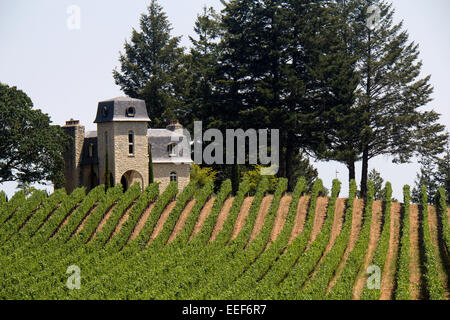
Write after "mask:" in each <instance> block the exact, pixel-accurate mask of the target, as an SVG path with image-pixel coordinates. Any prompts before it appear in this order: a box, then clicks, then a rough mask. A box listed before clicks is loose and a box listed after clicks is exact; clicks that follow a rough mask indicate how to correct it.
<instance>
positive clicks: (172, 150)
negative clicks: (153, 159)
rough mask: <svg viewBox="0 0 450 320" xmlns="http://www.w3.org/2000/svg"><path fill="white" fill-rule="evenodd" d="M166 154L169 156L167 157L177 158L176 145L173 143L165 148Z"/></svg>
mask: <svg viewBox="0 0 450 320" xmlns="http://www.w3.org/2000/svg"><path fill="white" fill-rule="evenodd" d="M167 153H168V154H169V157H176V156H177V145H176V144H175V143H171V144H169V145H168V146H167Z"/></svg>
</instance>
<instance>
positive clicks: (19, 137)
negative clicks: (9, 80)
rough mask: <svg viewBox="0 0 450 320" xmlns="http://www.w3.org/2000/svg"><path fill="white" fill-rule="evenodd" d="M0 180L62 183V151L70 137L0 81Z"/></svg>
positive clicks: (23, 95) (13, 89)
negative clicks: (0, 152) (0, 151)
mask: <svg viewBox="0 0 450 320" xmlns="http://www.w3.org/2000/svg"><path fill="white" fill-rule="evenodd" d="M0 119H2V120H1V125H0V137H1V139H0V150H2V154H1V156H0V161H1V162H2V165H1V166H0V183H4V182H7V181H17V182H19V183H34V182H42V181H49V182H53V183H55V184H57V185H58V186H60V185H62V184H63V183H64V176H63V174H62V170H63V168H64V158H63V153H64V152H65V150H66V148H67V147H68V142H69V139H70V137H68V136H67V135H66V134H65V133H64V131H63V130H62V129H61V128H60V127H58V126H54V125H51V120H50V118H49V116H48V115H47V114H44V113H42V112H41V111H40V110H37V109H33V102H32V101H31V99H30V98H29V97H28V96H27V95H26V94H25V93H24V92H23V91H21V90H18V89H17V88H16V87H9V86H8V85H5V84H2V83H0Z"/></svg>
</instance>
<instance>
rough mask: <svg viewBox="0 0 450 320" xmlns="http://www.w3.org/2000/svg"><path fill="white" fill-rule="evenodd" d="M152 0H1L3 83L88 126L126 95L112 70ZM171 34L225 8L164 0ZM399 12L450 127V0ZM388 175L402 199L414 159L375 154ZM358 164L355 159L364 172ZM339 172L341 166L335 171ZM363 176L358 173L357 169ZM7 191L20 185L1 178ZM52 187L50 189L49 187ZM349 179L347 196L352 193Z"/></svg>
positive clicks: (324, 174)
mask: <svg viewBox="0 0 450 320" xmlns="http://www.w3.org/2000/svg"><path fill="white" fill-rule="evenodd" d="M149 2H150V1H149V0H127V1H125V0H123V1H111V0H110V1H106V0H94V1H92V0H91V1H76V0H72V1H65V0H63V1H55V0H53V1H50V0H34V1H29V0H1V2H0V39H1V49H0V82H2V83H6V84H8V85H10V86H17V87H18V88H19V89H21V90H23V91H24V92H25V93H27V94H28V96H30V98H31V99H32V100H33V102H34V105H35V106H36V107H37V108H39V109H41V110H42V111H43V112H45V113H48V114H49V115H50V117H51V118H52V120H53V122H54V123H55V124H58V125H63V124H64V123H65V121H66V120H68V119H70V118H74V119H78V120H80V121H81V123H82V124H83V125H85V126H86V130H96V127H95V125H94V124H93V121H94V117H95V113H96V107H97V103H98V101H101V100H104V99H109V98H113V97H116V96H121V95H123V93H122V92H121V91H120V89H119V88H118V87H117V86H116V85H115V84H114V80H113V77H112V70H113V69H114V68H115V67H117V66H118V58H119V51H121V50H122V48H123V44H124V41H125V39H128V38H129V36H130V34H131V31H132V28H136V29H138V28H139V17H140V14H141V13H143V12H145V11H146V7H147V5H148V4H149ZM160 4H161V5H162V6H163V7H164V10H165V11H166V13H167V15H168V17H169V20H170V22H171V23H172V25H173V35H176V36H183V40H182V45H183V46H185V47H188V46H189V45H190V43H189V39H188V36H189V35H193V25H194V22H195V19H196V16H197V14H198V13H200V12H201V10H202V7H203V6H204V5H207V6H214V7H215V8H217V9H220V8H222V5H221V3H220V0H189V1H180V0H160ZM393 4H394V7H395V9H396V15H395V18H396V20H397V21H400V20H403V21H404V26H405V28H406V29H407V30H408V31H409V33H410V39H411V40H413V41H415V42H416V43H418V44H419V45H420V51H421V56H420V57H421V59H422V60H423V64H424V66H423V74H424V75H428V74H431V75H432V78H431V82H432V84H433V86H434V88H435V92H434V95H433V98H434V101H433V102H432V103H430V104H429V106H427V108H428V109H434V110H435V111H437V112H439V113H440V114H442V119H441V122H442V123H443V124H445V125H446V126H447V128H450V110H449V101H450V90H449V89H450V88H449V83H450V81H449V80H450V79H449V77H450V75H449V71H450V41H449V40H450V39H449V33H448V32H449V30H450V19H448V13H449V12H450V1H448V0H394V1H393ZM72 5H76V6H78V7H79V8H80V10H81V15H80V17H81V24H80V29H74V30H70V29H69V28H68V26H67V20H68V18H69V14H68V13H67V10H68V8H69V7H70V6H72ZM315 166H316V167H317V168H318V169H319V174H320V177H321V178H322V179H323V180H324V183H325V185H326V186H328V187H329V186H331V180H332V179H333V178H335V177H336V174H337V176H338V178H339V179H340V180H341V181H343V182H345V181H346V180H347V174H348V172H347V169H346V168H345V166H342V165H340V164H338V163H334V162H330V163H315ZM369 167H370V168H371V169H372V168H376V169H377V170H378V171H380V172H381V173H382V176H383V178H385V180H389V181H391V182H392V184H393V187H394V196H395V197H397V198H398V199H401V198H402V187H403V185H404V184H411V185H413V183H414V179H415V176H416V173H417V172H418V170H419V166H418V165H417V164H409V165H394V164H392V163H391V161H390V159H389V158H386V157H379V158H377V159H375V160H372V161H371V162H370V164H369ZM360 169H361V166H360V165H358V166H357V171H358V173H359V171H360ZM336 172H338V173H336ZM357 178H358V182H359V179H360V174H357ZM0 189H2V190H4V191H6V192H7V194H8V195H9V196H10V195H11V194H12V193H14V192H15V184H13V183H6V184H3V185H0ZM50 190H51V189H50ZM347 190H348V188H347V186H346V183H344V188H343V195H344V196H346V194H347Z"/></svg>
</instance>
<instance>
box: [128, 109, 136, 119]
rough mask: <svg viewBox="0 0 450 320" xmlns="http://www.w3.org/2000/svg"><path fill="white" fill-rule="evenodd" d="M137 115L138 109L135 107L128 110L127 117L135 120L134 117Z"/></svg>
mask: <svg viewBox="0 0 450 320" xmlns="http://www.w3.org/2000/svg"><path fill="white" fill-rule="evenodd" d="M135 115H136V108H135V107H128V108H127V112H126V116H127V117H129V118H134V116H135Z"/></svg>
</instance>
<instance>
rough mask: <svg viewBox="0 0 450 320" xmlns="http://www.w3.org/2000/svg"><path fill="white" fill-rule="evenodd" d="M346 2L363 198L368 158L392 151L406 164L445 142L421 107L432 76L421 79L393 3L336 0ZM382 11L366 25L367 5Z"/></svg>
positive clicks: (432, 115) (413, 46)
mask: <svg viewBox="0 0 450 320" xmlns="http://www.w3.org/2000/svg"><path fill="white" fill-rule="evenodd" d="M338 2H339V3H340V4H341V5H344V6H348V7H347V9H348V8H350V9H351V10H349V13H350V14H349V16H350V17H352V19H353V21H352V23H353V37H352V38H351V39H350V40H349V41H350V43H351V44H352V45H353V46H355V47H356V50H355V53H356V54H357V55H358V65H357V72H358V74H359V79H360V82H359V86H358V91H357V99H356V104H355V106H354V108H351V109H349V111H350V113H353V112H355V113H356V114H357V115H358V116H359V117H360V120H361V124H360V126H359V127H358V128H359V130H360V132H359V147H360V149H359V150H358V156H359V157H361V159H362V174H361V176H362V178H361V195H362V196H363V197H365V196H366V193H367V178H368V167H369V160H370V159H372V158H374V157H377V156H380V155H390V156H392V157H393V162H394V163H405V162H408V161H410V159H411V158H413V157H414V156H415V155H432V154H439V153H441V152H442V150H443V145H444V142H445V140H446V136H445V134H443V130H444V126H442V125H440V124H438V123H437V121H438V120H439V115H438V114H437V113H435V112H434V111H429V112H427V111H422V110H420V108H421V107H423V106H424V105H426V104H427V103H429V102H430V101H431V94H432V92H433V88H432V86H431V85H430V83H429V80H430V76H427V77H424V78H422V77H421V68H422V62H421V61H419V50H418V45H417V44H415V43H414V42H410V41H409V36H408V33H407V31H405V30H403V23H399V24H394V22H393V15H394V10H393V8H392V5H391V4H389V3H387V2H386V1H384V0H373V1H363V0H353V1H338ZM370 5H376V6H377V7H378V8H379V9H380V19H379V24H378V27H376V28H369V27H368V26H367V21H368V18H369V17H370V16H371V15H372V12H369V10H368V9H369V6H370Z"/></svg>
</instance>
